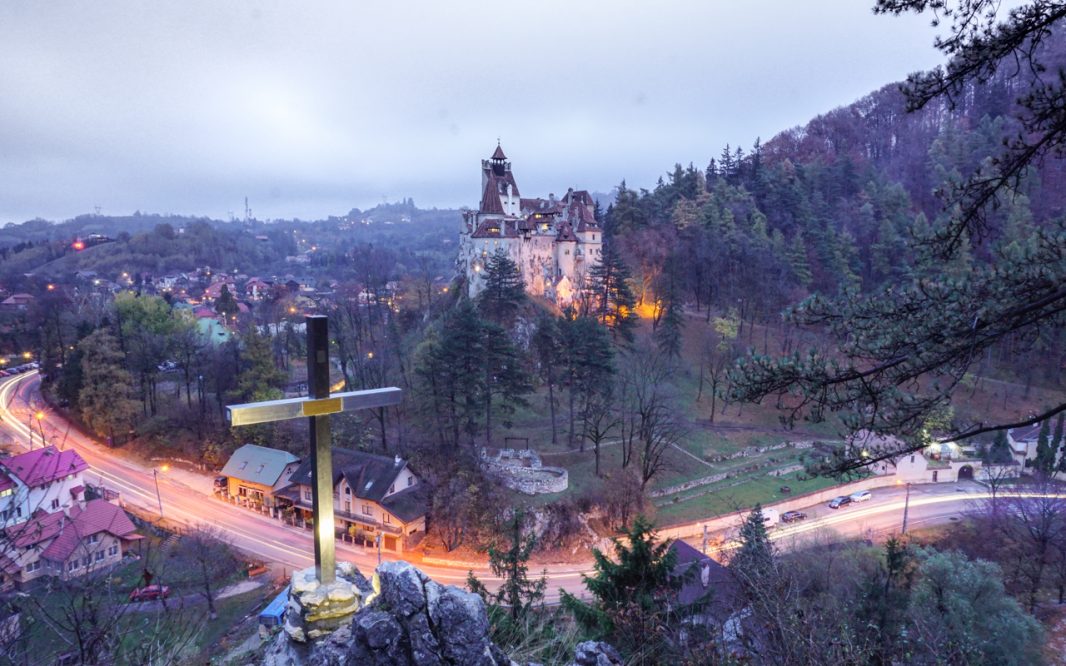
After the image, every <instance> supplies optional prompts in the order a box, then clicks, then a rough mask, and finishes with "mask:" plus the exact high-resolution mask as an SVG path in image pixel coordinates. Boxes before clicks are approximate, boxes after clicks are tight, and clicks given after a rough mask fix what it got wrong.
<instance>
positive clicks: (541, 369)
mask: <svg viewBox="0 0 1066 666" xmlns="http://www.w3.org/2000/svg"><path fill="white" fill-rule="evenodd" d="M559 335H560V333H559V326H558V324H557V323H556V320H555V317H553V316H551V315H550V314H548V313H547V312H542V313H541V314H540V317H539V318H538V319H537V329H536V330H535V331H534V332H533V340H532V345H533V352H534V354H535V356H536V359H537V369H538V375H539V376H540V380H541V382H543V384H544V386H546V387H547V389H548V412H549V414H550V416H551V424H552V444H557V443H558V441H559V436H558V428H557V427H556V418H555V410H556V408H557V407H558V402H559V399H558V398H557V397H556V395H555V388H556V386H558V383H559V373H560V357H561V356H562V349H561V347H560V344H559Z"/></svg>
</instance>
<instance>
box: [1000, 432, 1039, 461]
mask: <svg viewBox="0 0 1066 666" xmlns="http://www.w3.org/2000/svg"><path fill="white" fill-rule="evenodd" d="M1039 442H1040V424H1039V423H1035V424H1033V425H1030V426H1024V427H1022V428H1011V429H1010V430H1008V431H1007V443H1008V444H1010V449H1011V453H1012V454H1013V455H1014V459H1015V460H1017V461H1018V464H1020V465H1024V464H1025V461H1026V460H1035V459H1036V446H1037V444H1038V443H1039Z"/></svg>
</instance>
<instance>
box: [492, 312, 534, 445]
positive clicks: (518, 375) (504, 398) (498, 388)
mask: <svg viewBox="0 0 1066 666" xmlns="http://www.w3.org/2000/svg"><path fill="white" fill-rule="evenodd" d="M481 336H482V345H481V348H482V350H483V352H484V355H483V357H482V359H481V365H482V368H483V372H484V375H485V380H484V384H483V386H484V400H485V445H486V446H492V422H493V415H495V414H499V415H500V416H502V418H503V425H504V427H506V428H510V427H511V425H512V424H511V420H510V417H511V416H512V415H513V414H514V412H515V409H516V408H517V407H524V406H526V405H528V404H529V403H528V402H527V401H526V396H527V395H528V394H529V393H531V392H532V391H533V386H532V383H531V380H530V377H529V373H528V372H527V371H526V368H525V366H524V365H523V363H522V358H521V355H520V354H519V352H518V349H517V348H516V347H515V345H514V343H513V342H512V341H511V337H510V335H508V333H507V331H505V330H504V329H503V328H501V327H500V326H497V325H496V324H493V323H491V322H482V325H481Z"/></svg>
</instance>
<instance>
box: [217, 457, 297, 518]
mask: <svg viewBox="0 0 1066 666" xmlns="http://www.w3.org/2000/svg"><path fill="white" fill-rule="evenodd" d="M299 465H300V459H299V458H297V457H296V456H294V455H293V454H291V453H289V452H288V451H281V450H279V449H271V448H267V447H265V446H259V445H258V444H245V445H244V446H242V447H240V448H239V449H237V450H236V451H234V452H233V455H232V456H230V459H229V461H228V462H227V463H226V466H225V467H223V468H222V476H224V477H226V492H227V494H228V495H229V497H231V498H235V499H236V501H238V502H241V503H244V504H248V505H250V506H252V507H254V508H267V509H272V508H274V505H275V500H274V493H275V492H277V491H278V490H281V489H282V488H284V487H285V486H287V485H289V479H290V477H292V475H293V473H294V472H295V471H296V468H297V467H299Z"/></svg>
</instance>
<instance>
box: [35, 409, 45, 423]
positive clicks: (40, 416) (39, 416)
mask: <svg viewBox="0 0 1066 666" xmlns="http://www.w3.org/2000/svg"><path fill="white" fill-rule="evenodd" d="M33 417H34V418H36V419H37V420H38V421H43V420H44V412H41V411H38V412H37V413H36V414H34V415H33Z"/></svg>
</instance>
